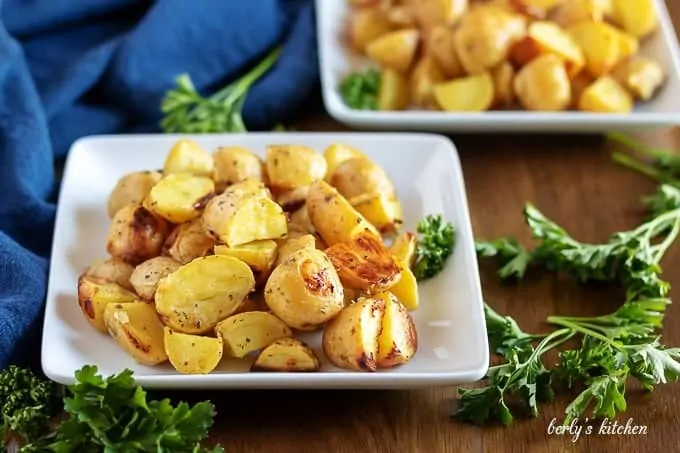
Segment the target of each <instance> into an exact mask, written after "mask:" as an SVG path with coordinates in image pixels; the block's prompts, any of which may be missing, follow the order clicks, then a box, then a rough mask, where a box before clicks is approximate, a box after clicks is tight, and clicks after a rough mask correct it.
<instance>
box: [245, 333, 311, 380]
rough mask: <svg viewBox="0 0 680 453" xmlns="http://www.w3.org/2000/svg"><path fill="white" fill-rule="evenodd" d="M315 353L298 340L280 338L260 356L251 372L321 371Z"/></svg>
mask: <svg viewBox="0 0 680 453" xmlns="http://www.w3.org/2000/svg"><path fill="white" fill-rule="evenodd" d="M319 368H321V364H320V363H319V359H318V358H317V357H316V355H314V352H313V351H312V350H311V349H310V348H309V346H307V345H306V344H305V343H304V342H302V341H300V340H298V339H297V338H279V339H278V340H276V341H274V342H272V343H270V344H269V346H267V347H266V348H264V349H263V350H262V351H260V353H259V354H258V356H257V358H256V359H255V362H254V363H253V365H252V366H251V367H250V371H292V372H301V371H319Z"/></svg>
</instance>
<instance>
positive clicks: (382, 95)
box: [378, 68, 410, 111]
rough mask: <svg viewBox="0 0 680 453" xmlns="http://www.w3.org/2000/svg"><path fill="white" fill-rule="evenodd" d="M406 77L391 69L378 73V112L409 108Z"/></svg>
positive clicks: (384, 69)
mask: <svg viewBox="0 0 680 453" xmlns="http://www.w3.org/2000/svg"><path fill="white" fill-rule="evenodd" d="M408 86H409V85H408V77H407V76H406V74H404V73H402V72H399V71H396V70H394V69H391V68H383V69H382V70H381V71H380V92H379V93H378V110H384V111H389V110H404V109H406V108H407V107H408V106H409V103H410V99H409V88H408Z"/></svg>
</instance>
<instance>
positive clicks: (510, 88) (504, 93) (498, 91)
mask: <svg viewBox="0 0 680 453" xmlns="http://www.w3.org/2000/svg"><path fill="white" fill-rule="evenodd" d="M515 74H516V73H515V68H514V67H513V66H512V65H511V64H510V63H509V62H507V61H504V62H503V63H501V64H500V65H498V66H497V67H496V68H494V70H493V71H492V73H491V76H492V77H493V85H494V90H493V91H494V100H493V105H494V106H495V107H508V106H510V105H512V104H513V102H514V101H515V87H514V84H515Z"/></svg>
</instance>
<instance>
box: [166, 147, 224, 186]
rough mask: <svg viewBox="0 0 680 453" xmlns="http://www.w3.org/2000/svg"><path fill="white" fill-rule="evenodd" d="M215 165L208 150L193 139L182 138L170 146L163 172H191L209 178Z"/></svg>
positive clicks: (167, 173)
mask: <svg viewBox="0 0 680 453" xmlns="http://www.w3.org/2000/svg"><path fill="white" fill-rule="evenodd" d="M213 167H214V163H213V158H212V156H211V155H210V154H208V152H206V151H205V150H204V149H203V148H201V147H200V146H199V145H198V144H197V143H195V142H193V141H191V140H187V139H180V140H178V141H177V142H176V143H175V144H174V145H173V146H172V148H170V152H169V153H168V156H167V157H166V159H165V164H164V165H163V174H164V175H169V174H172V173H189V174H192V175H195V176H206V177H208V178H209V177H211V176H212V173H213Z"/></svg>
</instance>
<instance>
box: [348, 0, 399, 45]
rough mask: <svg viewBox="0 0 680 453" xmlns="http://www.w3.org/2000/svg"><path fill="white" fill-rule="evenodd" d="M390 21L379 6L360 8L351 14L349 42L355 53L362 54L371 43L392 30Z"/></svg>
mask: <svg viewBox="0 0 680 453" xmlns="http://www.w3.org/2000/svg"><path fill="white" fill-rule="evenodd" d="M393 28H394V27H393V25H392V22H391V21H390V19H389V18H388V17H387V15H386V14H385V11H383V9H382V8H380V7H379V6H373V7H370V8H362V9H360V10H358V11H357V12H356V13H354V14H352V17H351V18H350V21H349V33H348V34H349V42H350V45H351V46H352V48H354V50H356V51H357V52H360V53H363V52H364V51H365V49H366V46H367V45H368V43H370V42H371V41H374V40H375V39H377V38H379V37H381V36H384V35H386V34H387V33H389V32H391V31H392V30H393Z"/></svg>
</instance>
